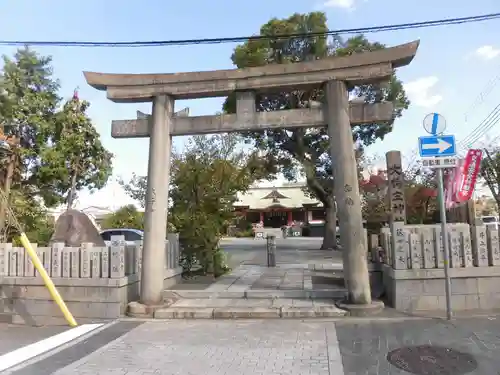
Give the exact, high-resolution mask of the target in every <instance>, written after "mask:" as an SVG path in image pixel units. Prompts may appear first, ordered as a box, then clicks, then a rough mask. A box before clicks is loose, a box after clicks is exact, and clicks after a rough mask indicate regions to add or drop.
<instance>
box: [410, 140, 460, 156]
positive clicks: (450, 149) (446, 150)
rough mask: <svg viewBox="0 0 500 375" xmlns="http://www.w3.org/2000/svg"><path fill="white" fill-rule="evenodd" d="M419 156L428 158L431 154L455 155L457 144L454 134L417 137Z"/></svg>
mask: <svg viewBox="0 0 500 375" xmlns="http://www.w3.org/2000/svg"><path fill="white" fill-rule="evenodd" d="M418 150H419V153H420V156H421V157H423V158H426V157H427V158H429V157H433V156H455V155H456V154H457V146H456V144H455V136H454V135H431V136H425V137H419V138H418Z"/></svg>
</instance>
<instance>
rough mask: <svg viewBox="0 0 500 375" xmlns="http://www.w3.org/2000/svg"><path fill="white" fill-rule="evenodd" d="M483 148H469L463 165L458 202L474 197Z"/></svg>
mask: <svg viewBox="0 0 500 375" xmlns="http://www.w3.org/2000/svg"><path fill="white" fill-rule="evenodd" d="M482 156H483V152H482V150H469V151H468V152H467V156H466V157H465V160H464V163H463V165H462V181H461V183H460V184H459V187H458V191H457V202H458V203H462V202H465V201H468V200H469V199H471V198H472V194H473V193H474V188H475V186H476V181H477V176H478V175H479V171H480V169H481V159H482Z"/></svg>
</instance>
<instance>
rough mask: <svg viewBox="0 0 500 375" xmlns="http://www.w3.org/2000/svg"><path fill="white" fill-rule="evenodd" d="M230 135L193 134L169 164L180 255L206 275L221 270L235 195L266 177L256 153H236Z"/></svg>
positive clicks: (235, 138)
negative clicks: (222, 243) (223, 242)
mask: <svg viewBox="0 0 500 375" xmlns="http://www.w3.org/2000/svg"><path fill="white" fill-rule="evenodd" d="M239 141H240V138H239V136H237V135H234V134H223V135H215V136H195V137H192V138H191V140H190V142H189V144H188V145H187V148H186V151H185V153H184V154H182V155H175V156H174V160H173V164H172V169H171V170H172V180H171V192H170V197H171V199H172V201H173V206H172V216H171V217H172V221H173V224H174V226H175V227H176V229H177V231H178V232H179V238H180V242H181V244H182V249H183V256H184V257H185V259H187V260H188V263H189V262H190V261H191V260H193V259H196V260H197V261H198V262H199V264H200V265H201V266H202V268H203V270H204V272H207V273H215V274H217V273H218V272H220V271H221V269H223V268H224V265H223V264H221V263H220V262H221V260H222V257H221V256H220V249H219V245H218V244H219V239H220V237H221V236H222V235H223V234H224V231H225V229H226V228H227V226H228V225H229V224H230V223H231V222H232V220H233V219H234V215H235V214H234V211H233V203H234V202H235V201H236V199H237V198H236V194H237V193H238V192H242V191H245V190H247V189H248V187H249V186H250V185H251V184H252V183H253V182H254V181H256V180H260V179H262V178H263V177H264V176H265V175H267V170H266V168H265V165H263V164H262V163H261V160H260V159H259V158H258V157H257V155H256V154H254V153H250V154H248V153H245V152H244V151H237V149H238V147H239V146H241V145H240V142H239Z"/></svg>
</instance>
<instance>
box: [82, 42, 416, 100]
mask: <svg viewBox="0 0 500 375" xmlns="http://www.w3.org/2000/svg"><path fill="white" fill-rule="evenodd" d="M418 45H419V41H414V42H411V43H407V44H401V45H399V46H395V47H391V48H386V49H381V50H377V51H373V52H364V53H356V54H353V55H350V56H344V57H330V58H325V59H321V60H316V61H310V62H302V63H295V64H273V65H266V66H261V67H253V68H245V69H229V70H215V71H202V72H188V73H170V74H108V73H95V72H84V75H85V78H86V80H87V82H88V84H89V85H91V86H92V87H94V88H96V89H99V90H106V91H107V96H108V98H109V99H110V100H112V101H114V102H117V103H141V102H149V101H151V100H152V98H153V97H155V96H159V95H165V94H166V95H170V96H171V97H173V98H175V99H196V98H207V97H218V96H226V95H228V94H230V93H231V92H234V91H260V92H261V91H269V90H270V91H274V90H279V89H286V88H290V87H293V88H294V89H298V88H305V87H311V86H319V85H321V84H322V83H324V82H325V81H329V80H339V81H345V82H348V83H352V84H363V83H371V82H377V81H384V80H387V79H388V78H389V77H390V76H391V75H392V73H393V71H394V69H395V68H399V67H401V66H405V65H408V64H409V63H410V62H411V61H412V59H413V58H414V57H415V54H416V52H417V49H418Z"/></svg>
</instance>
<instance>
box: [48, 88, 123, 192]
mask: <svg viewBox="0 0 500 375" xmlns="http://www.w3.org/2000/svg"><path fill="white" fill-rule="evenodd" d="M89 105H90V103H89V102H87V101H85V100H79V99H78V98H72V99H71V100H69V101H67V102H66V103H65V104H64V106H63V108H62V110H61V111H59V112H58V113H57V114H56V116H55V125H56V126H55V129H54V130H55V132H54V137H53V141H54V145H53V146H52V147H48V148H45V149H44V150H42V152H41V157H42V160H44V161H45V163H44V164H43V166H42V168H41V174H42V177H43V178H48V179H51V178H53V175H54V173H55V174H56V175H58V176H60V180H59V181H58V183H57V184H55V185H54V188H55V190H56V191H58V192H59V193H60V195H61V196H64V195H67V194H68V191H70V190H71V189H72V188H73V189H75V190H76V191H79V190H81V189H83V188H87V189H88V190H90V191H94V190H96V189H101V188H103V187H104V186H105V185H106V183H107V181H108V179H109V177H110V176H111V172H112V157H113V155H112V154H111V153H110V152H109V151H107V150H106V148H104V146H103V144H102V142H101V140H100V135H99V133H98V132H97V130H96V128H95V127H94V125H93V124H92V120H91V119H90V118H89V117H88V116H87V114H86V111H87V109H88V108H89ZM73 198H74V197H73Z"/></svg>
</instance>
